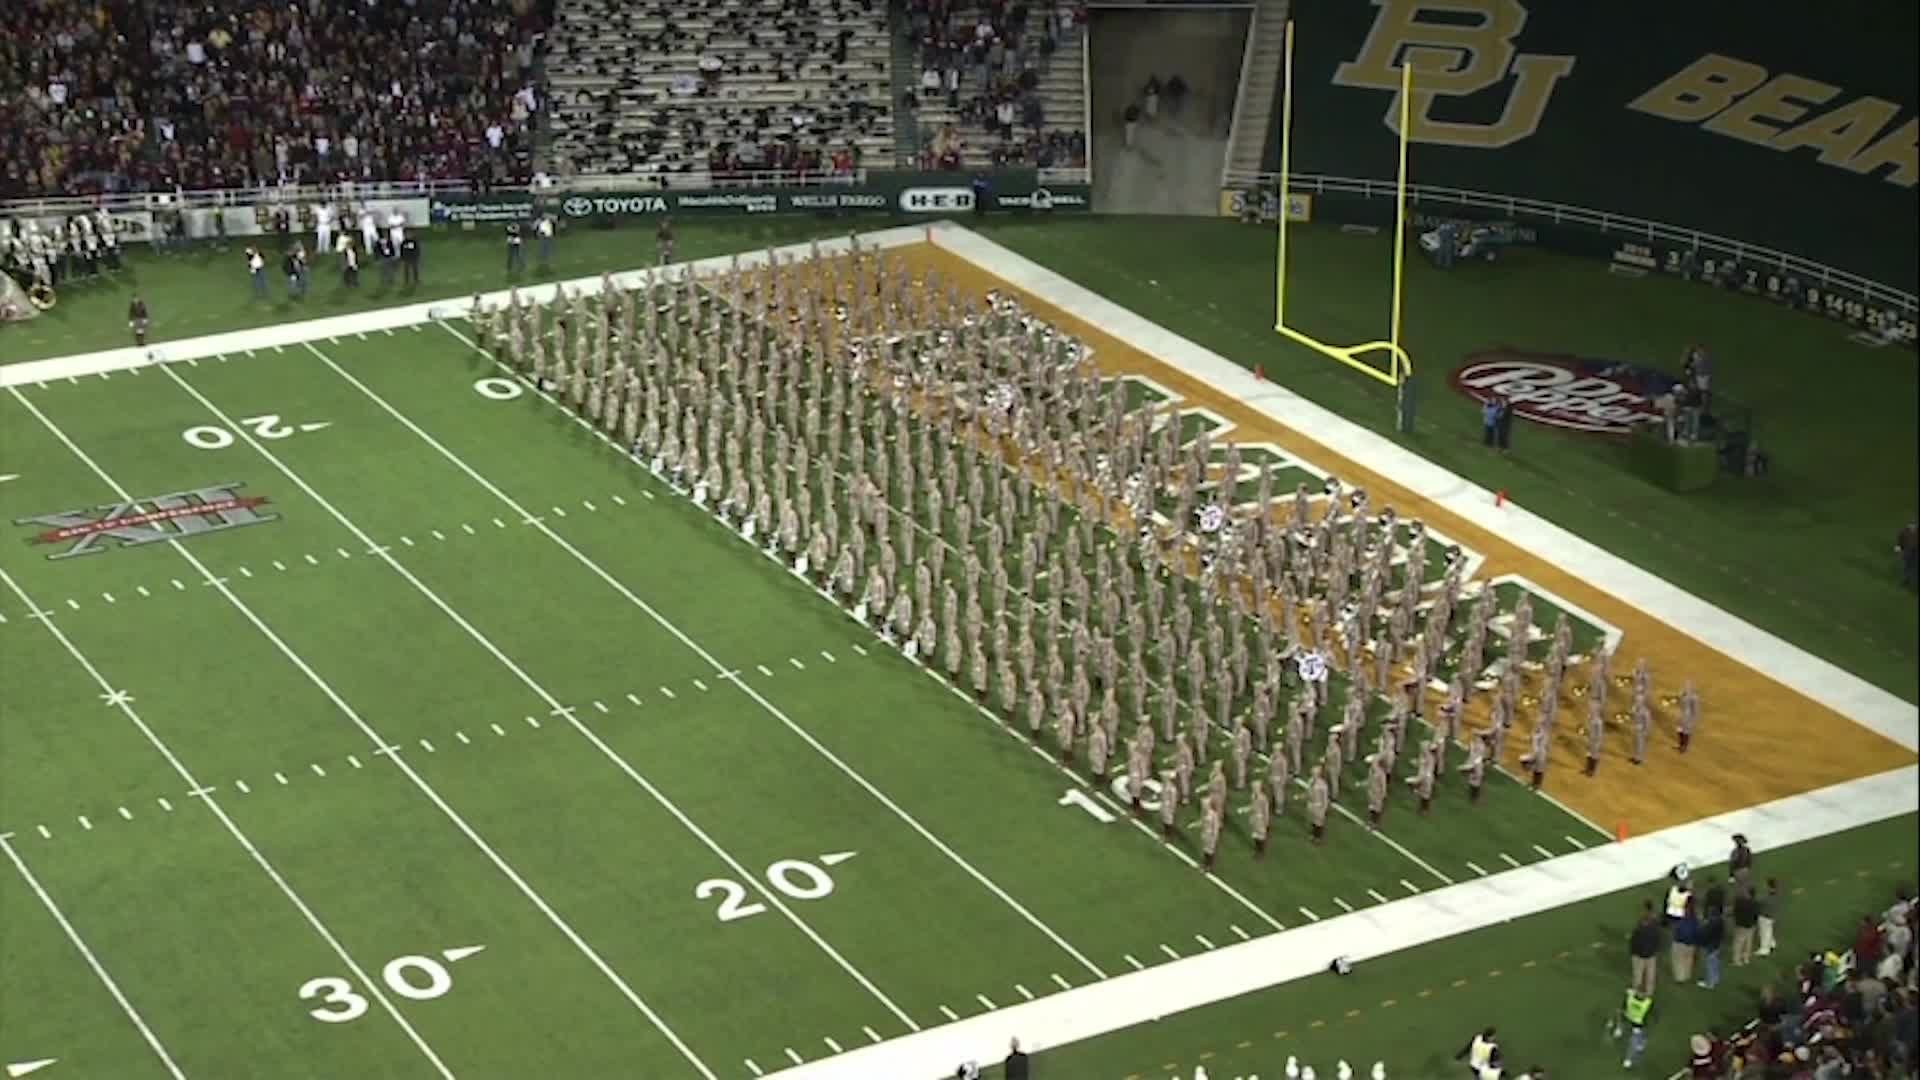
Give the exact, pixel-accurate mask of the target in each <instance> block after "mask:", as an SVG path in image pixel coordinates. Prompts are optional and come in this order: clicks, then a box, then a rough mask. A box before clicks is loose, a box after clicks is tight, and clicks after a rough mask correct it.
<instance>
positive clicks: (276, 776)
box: [273, 773, 287, 787]
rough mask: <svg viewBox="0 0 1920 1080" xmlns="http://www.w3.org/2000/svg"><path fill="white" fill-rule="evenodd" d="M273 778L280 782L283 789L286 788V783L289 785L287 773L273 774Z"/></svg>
mask: <svg viewBox="0 0 1920 1080" xmlns="http://www.w3.org/2000/svg"><path fill="white" fill-rule="evenodd" d="M273 778H274V779H275V780H278V781H280V784H281V786H283V787H284V786H285V785H286V783H287V774H286V773H274V774H273Z"/></svg>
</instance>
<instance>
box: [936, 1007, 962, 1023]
mask: <svg viewBox="0 0 1920 1080" xmlns="http://www.w3.org/2000/svg"><path fill="white" fill-rule="evenodd" d="M940 1015H942V1016H944V1017H946V1018H947V1019H949V1020H958V1019H960V1014H959V1013H956V1012H954V1011H953V1010H952V1009H949V1008H947V1007H946V1006H945V1005H942V1006H940Z"/></svg>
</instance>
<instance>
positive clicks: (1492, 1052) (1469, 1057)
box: [1453, 1027, 1500, 1077]
mask: <svg viewBox="0 0 1920 1080" xmlns="http://www.w3.org/2000/svg"><path fill="white" fill-rule="evenodd" d="M1499 1056H1500V1043H1499V1041H1498V1040H1496V1039H1495V1038H1494V1029H1493V1028H1491V1027H1489V1028H1487V1029H1486V1030H1485V1031H1482V1032H1481V1033H1480V1034H1478V1035H1475V1036H1474V1037H1473V1038H1471V1039H1468V1040H1467V1045H1465V1046H1463V1047H1461V1048H1460V1052H1459V1053H1457V1054H1455V1055H1453V1060H1455V1061H1464V1062H1466V1063H1467V1071H1468V1072H1469V1073H1470V1074H1472V1075H1473V1076H1476V1077H1477V1076H1480V1075H1482V1074H1483V1073H1485V1071H1486V1070H1487V1068H1488V1067H1489V1066H1492V1065H1493V1063H1494V1062H1495V1061H1496V1060H1497V1059H1498V1058H1499Z"/></svg>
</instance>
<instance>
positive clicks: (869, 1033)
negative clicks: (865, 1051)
mask: <svg viewBox="0 0 1920 1080" xmlns="http://www.w3.org/2000/svg"><path fill="white" fill-rule="evenodd" d="M860 1030H861V1031H864V1032H866V1033H867V1038H869V1039H872V1040H873V1041H874V1042H875V1043H878V1042H879V1041H880V1033H879V1032H877V1031H875V1030H873V1029H872V1028H870V1027H866V1026H864V1025H863V1026H862V1027H861V1028H860Z"/></svg>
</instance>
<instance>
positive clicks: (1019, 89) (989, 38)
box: [906, 0, 1087, 169]
mask: <svg viewBox="0 0 1920 1080" xmlns="http://www.w3.org/2000/svg"><path fill="white" fill-rule="evenodd" d="M906 20H907V25H906V32H907V33H908V35H910V37H911V39H912V41H913V43H914V46H915V53H916V56H915V60H916V67H917V75H916V80H915V86H914V88H913V89H912V90H911V91H909V94H910V100H911V106H912V109H913V113H914V119H915V121H916V127H917V128H918V130H919V132H920V133H921V138H920V145H919V146H918V147H917V155H918V160H919V165H920V167H921V168H945V169H957V168H967V169H974V168H986V167H990V166H1010V165H1032V166H1037V167H1039V168H1043V169H1046V168H1070V167H1083V166H1085V165H1086V163H1087V138H1086V132H1085V129H1084V118H1085V115H1086V90H1085V85H1086V84H1085V79H1084V77H1083V62H1084V60H1083V54H1082V52H1081V37H1082V35H1083V34H1084V33H1085V26H1086V8H1085V7H1084V6H1078V7H1074V6H1065V5H1054V4H1044V5H1039V6H1029V5H1028V4H1026V3H1023V2H1018V0H1016V2H1013V3H1006V2H1004V0H993V2H992V3H990V4H989V5H988V6H987V7H984V8H980V7H973V6H961V5H957V4H954V3H952V2H950V0H909V5H908V9H907V13H906Z"/></svg>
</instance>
